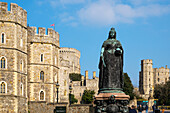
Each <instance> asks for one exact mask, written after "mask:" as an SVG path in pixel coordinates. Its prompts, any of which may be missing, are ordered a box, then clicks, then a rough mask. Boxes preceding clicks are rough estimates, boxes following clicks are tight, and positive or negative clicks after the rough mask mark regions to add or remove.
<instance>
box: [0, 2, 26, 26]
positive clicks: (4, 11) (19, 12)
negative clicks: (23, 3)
mask: <svg viewBox="0 0 170 113" xmlns="http://www.w3.org/2000/svg"><path fill="white" fill-rule="evenodd" d="M0 21H5V22H6V21H8V22H13V23H18V24H20V25H22V26H23V27H25V28H26V27H27V12H26V10H24V9H23V8H22V7H20V6H18V5H17V4H15V3H11V4H10V11H8V4H7V3H6V2H0Z"/></svg>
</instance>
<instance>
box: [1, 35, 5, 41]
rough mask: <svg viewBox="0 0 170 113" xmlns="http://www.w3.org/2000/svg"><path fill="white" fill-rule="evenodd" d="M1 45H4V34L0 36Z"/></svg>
mask: <svg viewBox="0 0 170 113" xmlns="http://www.w3.org/2000/svg"><path fill="white" fill-rule="evenodd" d="M1 43H5V34H4V33H2V34H1Z"/></svg>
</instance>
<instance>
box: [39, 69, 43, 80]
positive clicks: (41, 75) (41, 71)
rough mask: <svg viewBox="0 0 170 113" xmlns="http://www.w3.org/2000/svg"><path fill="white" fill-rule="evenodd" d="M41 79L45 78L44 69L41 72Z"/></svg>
mask: <svg viewBox="0 0 170 113" xmlns="http://www.w3.org/2000/svg"><path fill="white" fill-rule="evenodd" d="M40 80H44V72H43V71H41V72H40Z"/></svg>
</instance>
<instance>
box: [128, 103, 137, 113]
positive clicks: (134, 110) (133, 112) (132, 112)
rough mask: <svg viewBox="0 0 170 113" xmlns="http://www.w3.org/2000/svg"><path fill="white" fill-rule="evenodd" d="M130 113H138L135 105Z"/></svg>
mask: <svg viewBox="0 0 170 113" xmlns="http://www.w3.org/2000/svg"><path fill="white" fill-rule="evenodd" d="M129 113H137V111H136V109H135V106H134V105H132V108H131V110H130V111H129Z"/></svg>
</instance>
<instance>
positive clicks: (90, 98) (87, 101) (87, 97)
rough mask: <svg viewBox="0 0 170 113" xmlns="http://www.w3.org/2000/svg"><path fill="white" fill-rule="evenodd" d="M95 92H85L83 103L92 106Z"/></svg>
mask: <svg viewBox="0 0 170 113" xmlns="http://www.w3.org/2000/svg"><path fill="white" fill-rule="evenodd" d="M94 94H95V92H94V91H91V90H84V93H83V97H82V102H83V103H84V104H91V103H92V102H93V97H94Z"/></svg>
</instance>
